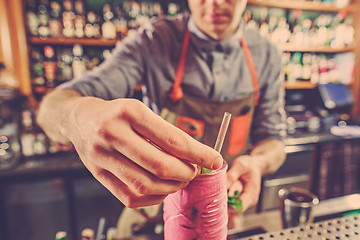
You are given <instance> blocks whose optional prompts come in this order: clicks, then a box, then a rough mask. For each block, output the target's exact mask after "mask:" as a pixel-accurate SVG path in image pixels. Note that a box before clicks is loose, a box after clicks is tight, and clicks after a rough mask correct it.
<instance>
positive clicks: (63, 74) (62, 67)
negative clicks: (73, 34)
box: [57, 48, 73, 82]
mask: <svg viewBox="0 0 360 240" xmlns="http://www.w3.org/2000/svg"><path fill="white" fill-rule="evenodd" d="M72 59H73V54H72V49H71V48H61V50H60V53H59V54H58V61H57V62H58V63H57V65H58V76H59V79H58V80H59V81H60V82H65V81H69V80H71V79H72V78H73V70H72Z"/></svg>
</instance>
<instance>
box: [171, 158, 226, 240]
mask: <svg viewBox="0 0 360 240" xmlns="http://www.w3.org/2000/svg"><path fill="white" fill-rule="evenodd" d="M227 168H228V165H227V163H226V162H224V164H223V166H222V167H221V169H219V170H216V171H212V172H210V173H205V174H199V175H198V176H197V177H195V178H194V179H193V180H192V181H191V182H190V183H189V184H188V185H187V186H186V187H185V188H183V189H180V190H179V191H177V192H176V193H173V194H170V195H169V196H167V197H166V198H165V200H164V222H165V229H164V230H165V231H164V236H165V240H174V239H176V240H194V239H196V240H201V239H206V240H226V237H227V223H228V212H227V200H228V196H227V189H226V171H227Z"/></svg>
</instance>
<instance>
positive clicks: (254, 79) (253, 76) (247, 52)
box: [240, 37, 259, 106]
mask: <svg viewBox="0 0 360 240" xmlns="http://www.w3.org/2000/svg"><path fill="white" fill-rule="evenodd" d="M240 41H241V45H242V46H243V49H244V53H245V57H246V61H247V63H248V65H249V69H250V74H251V79H252V82H253V86H254V94H255V98H254V105H255V106H257V105H258V103H259V84H258V78H257V74H256V70H255V66H254V62H253V60H252V57H251V53H250V50H249V47H248V45H247V43H246V42H245V38H244V37H241V39H240Z"/></svg>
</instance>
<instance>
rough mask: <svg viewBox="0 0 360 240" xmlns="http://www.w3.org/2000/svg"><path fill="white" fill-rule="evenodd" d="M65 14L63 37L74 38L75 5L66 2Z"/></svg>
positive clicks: (69, 0)
mask: <svg viewBox="0 0 360 240" xmlns="http://www.w3.org/2000/svg"><path fill="white" fill-rule="evenodd" d="M63 9H64V11H63V14H62V21H63V26H64V28H63V35H64V36H65V37H69V38H70V37H74V36H75V26H74V20H75V13H74V11H73V4H72V2H71V0H64V1H63Z"/></svg>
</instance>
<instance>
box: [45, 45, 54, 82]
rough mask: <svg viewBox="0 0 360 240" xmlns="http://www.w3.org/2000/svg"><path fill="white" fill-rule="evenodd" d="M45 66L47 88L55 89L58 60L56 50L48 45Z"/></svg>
mask: <svg viewBox="0 0 360 240" xmlns="http://www.w3.org/2000/svg"><path fill="white" fill-rule="evenodd" d="M43 66H44V71H45V80H46V86H48V87H54V86H55V77H56V58H55V51H54V48H53V47H51V46H50V45H46V46H45V47H44V62H43Z"/></svg>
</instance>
